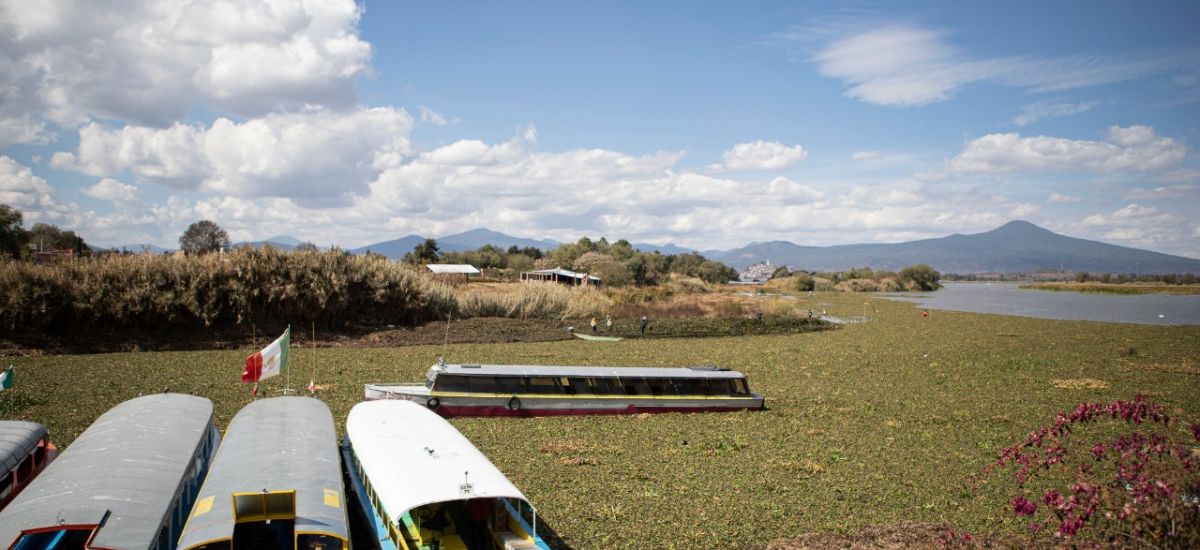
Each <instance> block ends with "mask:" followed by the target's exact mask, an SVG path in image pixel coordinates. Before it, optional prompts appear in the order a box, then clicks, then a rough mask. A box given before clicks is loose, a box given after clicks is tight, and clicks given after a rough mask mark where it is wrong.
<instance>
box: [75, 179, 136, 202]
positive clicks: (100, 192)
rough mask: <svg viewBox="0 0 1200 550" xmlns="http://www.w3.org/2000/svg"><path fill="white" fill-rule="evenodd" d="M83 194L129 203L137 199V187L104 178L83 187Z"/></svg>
mask: <svg viewBox="0 0 1200 550" xmlns="http://www.w3.org/2000/svg"><path fill="white" fill-rule="evenodd" d="M83 194H84V195H87V196H89V197H92V198H96V199H101V200H106V201H109V202H113V203H118V204H121V203H129V202H133V201H134V200H136V199H137V187H135V186H132V185H129V184H127V183H121V182H119V181H117V180H115V179H112V178H104V179H102V180H100V181H99V182H97V183H96V185H93V186H91V187H84V188H83Z"/></svg>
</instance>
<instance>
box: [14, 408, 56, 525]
mask: <svg viewBox="0 0 1200 550" xmlns="http://www.w3.org/2000/svg"><path fill="white" fill-rule="evenodd" d="M47 435H48V432H47V431H46V427H45V426H43V425H41V424H38V423H37V422H27V421H25V420H3V421H0V467H2V468H3V472H0V474H2V477H0V510H3V509H4V507H5V506H8V503H10V502H12V500H13V499H14V498H17V495H19V494H20V493H21V490H22V489H24V488H25V487H27V486H28V485H29V482H30V481H33V479H34V478H36V477H37V475H38V474H40V473H41V472H42V470H44V469H46V466H47V465H48V464H50V462H51V461H52V460H54V457H55V456H56V455H57V454H58V448H56V447H55V446H54V444H53V443H50V439H49V438H48V437H47Z"/></svg>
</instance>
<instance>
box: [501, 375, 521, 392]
mask: <svg viewBox="0 0 1200 550" xmlns="http://www.w3.org/2000/svg"><path fill="white" fill-rule="evenodd" d="M527 386H528V384H527V383H526V382H525V377H523V376H497V377H496V391H497V393H524V392H525V391H526V387H527Z"/></svg>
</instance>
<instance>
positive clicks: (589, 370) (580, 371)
mask: <svg viewBox="0 0 1200 550" xmlns="http://www.w3.org/2000/svg"><path fill="white" fill-rule="evenodd" d="M435 373H437V374H461V375H464V376H558V377H561V376H567V377H586V378H708V379H717V378H720V379H725V378H729V379H734V378H745V377H746V375H744V374H742V373H740V372H738V371H735V370H729V369H721V368H717V367H684V368H657V367H573V366H551V365H469V364H462V365H455V364H447V365H434V366H433V367H432V368H430V369H429V374H430V375H433V374H435ZM430 378H432V376H430Z"/></svg>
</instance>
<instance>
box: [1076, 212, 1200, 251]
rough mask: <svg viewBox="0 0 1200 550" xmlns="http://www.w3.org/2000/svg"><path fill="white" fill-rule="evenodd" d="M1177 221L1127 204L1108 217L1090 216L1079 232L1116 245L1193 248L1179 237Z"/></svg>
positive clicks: (1167, 213) (1184, 239)
mask: <svg viewBox="0 0 1200 550" xmlns="http://www.w3.org/2000/svg"><path fill="white" fill-rule="evenodd" d="M1180 223H1181V221H1180V218H1179V217H1178V216H1176V215H1173V214H1171V213H1169V212H1164V211H1162V210H1160V209H1158V208H1155V207H1152V206H1142V205H1139V204H1136V203H1134V204H1129V205H1126V206H1124V207H1122V208H1119V209H1117V210H1115V211H1113V212H1112V213H1108V214H1092V215H1089V216H1087V217H1085V218H1084V219H1083V220H1082V221H1081V222H1080V223H1079V224H1078V227H1079V230H1080V231H1081V232H1084V233H1085V234H1086V233H1092V234H1094V235H1096V236H1098V237H1099V238H1102V239H1106V240H1111V241H1115V242H1117V243H1118V244H1124V245H1127V246H1135V247H1142V248H1160V247H1162V246H1164V245H1174V246H1175V247H1178V248H1180V249H1182V248H1184V247H1194V246H1195V243H1194V242H1189V241H1188V240H1187V238H1186V237H1183V236H1182V235H1181V234H1180V230H1179V229H1180Z"/></svg>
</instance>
